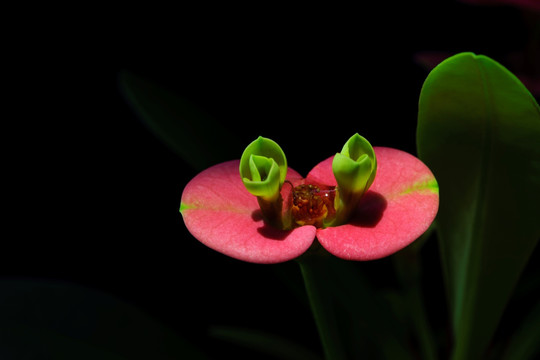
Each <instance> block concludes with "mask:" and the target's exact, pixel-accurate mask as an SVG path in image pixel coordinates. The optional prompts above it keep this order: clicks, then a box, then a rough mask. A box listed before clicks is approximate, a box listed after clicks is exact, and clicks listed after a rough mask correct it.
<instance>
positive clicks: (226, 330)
mask: <svg viewBox="0 0 540 360" xmlns="http://www.w3.org/2000/svg"><path fill="white" fill-rule="evenodd" d="M210 336H212V337H214V338H217V339H221V340H224V341H228V342H231V343H233V344H236V345H240V346H244V347H246V348H249V349H253V350H256V351H259V352H260V353H261V354H267V355H272V356H275V357H276V358H277V359H283V360H287V359H289V360H296V359H303V360H321V357H320V356H319V355H317V354H316V353H314V352H313V351H311V350H309V349H306V348H304V347H303V346H301V345H298V344H295V343H293V342H291V341H290V340H287V339H284V338H282V337H280V336H277V335H274V334H269V333H265V332H262V331H258V330H252V329H242V328H235V327H229V326H213V327H211V328H210Z"/></svg>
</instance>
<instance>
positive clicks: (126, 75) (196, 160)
mask: <svg viewBox="0 0 540 360" xmlns="http://www.w3.org/2000/svg"><path fill="white" fill-rule="evenodd" d="M119 82H120V88H121V90H122V93H123V94H124V97H125V99H126V101H127V102H128V103H129V104H130V105H131V107H132V109H133V110H134V111H135V113H136V114H137V115H138V116H139V117H140V118H141V119H142V120H143V122H144V123H145V124H146V125H147V126H148V128H149V129H150V130H151V131H152V132H153V133H154V134H155V135H156V136H157V137H158V138H159V139H160V140H162V141H163V142H164V143H165V144H166V145H167V146H168V147H169V148H170V149H171V150H173V151H174V152H176V153H177V154H178V155H179V156H180V157H181V158H182V159H184V160H185V161H186V162H187V163H188V164H190V165H191V166H193V167H194V168H195V169H198V170H202V169H206V168H208V167H210V166H211V165H215V164H217V163H219V162H222V161H226V160H232V159H238V158H240V155H241V154H242V149H243V147H242V148H241V149H236V147H235V145H236V144H238V141H237V139H236V137H235V136H234V134H233V131H231V130H230V129H229V128H227V127H225V126H224V125H223V124H221V123H220V122H218V121H217V120H216V119H214V118H212V117H211V116H210V115H208V114H206V113H205V112H203V111H202V110H200V109H198V108H197V107H196V106H195V105H194V104H192V103H191V102H189V101H188V100H187V99H185V98H182V97H181V96H179V95H177V94H175V93H173V92H171V91H169V90H167V89H165V88H163V87H161V86H159V85H157V84H155V83H154V82H152V81H149V80H146V79H143V78H141V77H139V76H137V75H135V74H133V73H131V72H129V71H123V72H122V73H120V76H119ZM236 150H238V151H236Z"/></svg>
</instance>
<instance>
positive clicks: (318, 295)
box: [297, 254, 347, 360]
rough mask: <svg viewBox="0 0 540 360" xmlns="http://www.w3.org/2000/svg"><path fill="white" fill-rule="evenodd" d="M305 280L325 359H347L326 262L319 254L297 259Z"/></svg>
mask: <svg viewBox="0 0 540 360" xmlns="http://www.w3.org/2000/svg"><path fill="white" fill-rule="evenodd" d="M297 262H298V264H299V265H300V270H301V272H302V276H303V278H304V284H305V286H306V292H307V295H308V299H309V303H310V305H311V311H312V313H313V316H314V318H315V323H316V325H317V330H318V332H319V336H320V338H321V342H322V346H323V349H324V354H325V358H326V359H328V360H341V359H346V358H347V356H346V353H345V349H344V345H343V343H342V340H341V338H340V334H339V331H338V326H337V321H336V316H335V312H334V306H335V304H334V301H333V299H332V295H333V292H332V291H331V289H330V285H331V282H330V280H331V279H330V278H329V277H328V271H326V260H325V259H324V256H321V255H319V254H306V255H304V256H302V257H300V258H299V259H297Z"/></svg>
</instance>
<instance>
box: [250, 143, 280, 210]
mask: <svg viewBox="0 0 540 360" xmlns="http://www.w3.org/2000/svg"><path fill="white" fill-rule="evenodd" d="M240 176H241V177H242V181H243V182H244V186H245V187H246V189H247V190H248V191H249V192H250V193H251V194H253V195H255V196H257V197H260V198H262V199H264V200H266V201H273V200H275V199H277V198H278V196H279V191H280V190H281V186H282V185H283V183H284V182H285V177H286V176H287V159H286V158H285V154H284V153H283V150H281V148H280V147H279V145H278V144H277V143H276V142H274V141H272V140H270V139H267V138H263V137H262V136H259V137H258V138H257V139H256V140H255V141H253V142H252V143H251V144H249V145H248V147H247V148H246V149H245V150H244V153H243V154H242V158H241V159H240Z"/></svg>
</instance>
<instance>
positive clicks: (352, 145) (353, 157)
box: [332, 134, 377, 198]
mask: <svg viewBox="0 0 540 360" xmlns="http://www.w3.org/2000/svg"><path fill="white" fill-rule="evenodd" d="M332 171H333V172H334V176H335V178H336V181H337V184H338V189H339V191H340V192H341V194H342V195H346V196H353V197H355V198H357V197H359V196H362V195H363V194H364V192H366V191H367V189H368V188H369V187H370V186H371V184H372V183H373V180H374V179H375V173H376V171H377V159H376V158H375V152H374V151H373V147H372V146H371V144H370V143H369V142H368V141H367V140H366V139H365V138H363V137H362V136H360V135H358V134H354V135H353V136H352V137H351V138H350V139H349V140H348V141H347V142H346V143H345V145H344V146H343V149H342V150H341V153H337V154H336V156H335V157H334V160H333V162H332Z"/></svg>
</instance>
